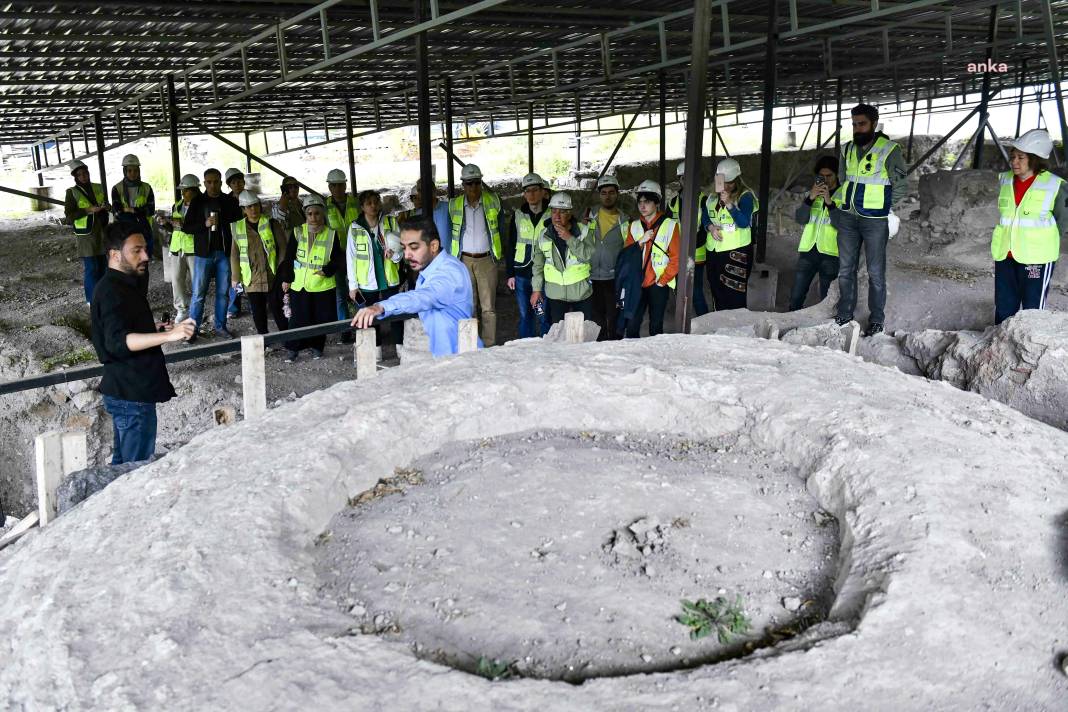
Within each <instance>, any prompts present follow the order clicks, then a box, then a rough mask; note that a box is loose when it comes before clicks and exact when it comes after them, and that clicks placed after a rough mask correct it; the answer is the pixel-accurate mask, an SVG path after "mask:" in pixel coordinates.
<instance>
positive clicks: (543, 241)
mask: <svg viewBox="0 0 1068 712" xmlns="http://www.w3.org/2000/svg"><path fill="white" fill-rule="evenodd" d="M589 232H590V226H589V225H588V224H586V223H582V222H580V223H578V234H577V235H575V236H574V237H573V238H571V239H572V240H584V239H586V236H587V235H588V234H589ZM555 248H556V245H554V244H553V239H552V238H551V237H549V228H548V227H547V226H546V227H543V228H542V230H541V232H540V233H538V239H537V241H536V244H535V249H537V250H541V253H542V255H543V256H544V257H545V267H544V269H543V271H542V276H543V277H544V278H545V281H546V282H547V283H549V284H558V285H560V286H561V287H566V286H568V285H570V284H577V283H579V282H581V281H583V280H588V279H589V278H590V263H589V260H587V261H585V262H581V261H579V260H577V259H575V253H574V252H573V251H572V250H570V249H569V250H568V251H567V258H566V259H564V269H563V270H560V269H559V268H558V267H557V266H556V262H555V261H554V260H553V250H554V249H555ZM557 254H559V252H557Z"/></svg>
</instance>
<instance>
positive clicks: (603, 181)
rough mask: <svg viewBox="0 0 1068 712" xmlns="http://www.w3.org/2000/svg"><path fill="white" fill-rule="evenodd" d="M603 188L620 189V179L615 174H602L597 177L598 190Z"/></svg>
mask: <svg viewBox="0 0 1068 712" xmlns="http://www.w3.org/2000/svg"><path fill="white" fill-rule="evenodd" d="M601 188H615V189H617V190H618V189H619V181H618V180H616V177H615V176H613V175H607V176H601V177H600V178H598V179H597V190H600V189H601Z"/></svg>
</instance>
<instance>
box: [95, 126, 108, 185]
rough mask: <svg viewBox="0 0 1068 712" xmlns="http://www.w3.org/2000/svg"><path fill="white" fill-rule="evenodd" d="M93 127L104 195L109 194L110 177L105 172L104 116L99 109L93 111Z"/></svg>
mask: <svg viewBox="0 0 1068 712" xmlns="http://www.w3.org/2000/svg"><path fill="white" fill-rule="evenodd" d="M93 128H94V129H95V130H96V160H97V170H98V171H100V186H101V187H102V188H103V189H104V195H107V194H108V177H107V174H106V173H105V172H104V117H103V116H101V114H100V112H99V111H94V112H93Z"/></svg>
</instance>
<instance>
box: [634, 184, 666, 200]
mask: <svg viewBox="0 0 1068 712" xmlns="http://www.w3.org/2000/svg"><path fill="white" fill-rule="evenodd" d="M642 193H652V194H653V195H655V196H656V197H658V198H661V199H662V198H663V197H664V191H662V190H660V184H659V183H657V182H656V181H655V180H643V181H642V184H641V185H639V186H638V194H639V195H640V194H642Z"/></svg>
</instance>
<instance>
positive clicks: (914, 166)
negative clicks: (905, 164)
mask: <svg viewBox="0 0 1068 712" xmlns="http://www.w3.org/2000/svg"><path fill="white" fill-rule="evenodd" d="M978 111H979V107H978V106H976V107H974V108H973V109H972V110H971V111H969V112H968V115H967V116H965V117H964V118H963V119H961V120H960V123H959V124H957V125H956V126H954V127H953V130H952V131H950V132H949V133H947V134H946V135H945V136H943V137H942V138H940V139H939V140H938V142H937V143H935V145H933V146H931V147H930V148H929V149H927V153H925V154H923V155H922V156H920V157H919V158H918V159H916V162H915V163H913V164H912V165H911V166H909V169H908V171H907V172H906V173H905V175H909V174H910V173H912V172H913V171H915V170H916V169H917V168H919V167H920V166H921V165H922V164H923V162H924V161H926V160H927V159H928V158H930V157H931V156H933V155H934V152H935V151H937V150H938V149H940V148H942V145H943V144H944V143H945V142H946V141H948V140H949V139H951V138H952V137H953V135H954V134H955V133H957V132H958V131H960V128H961V127H962V126H964V124H966V123H968V122H969V121H971V118H972V117H973V116H975V114H976V112H978ZM961 153H962V154H963V153H964V151H963V150H962V151H961Z"/></svg>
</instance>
